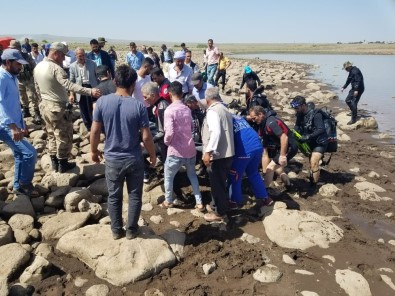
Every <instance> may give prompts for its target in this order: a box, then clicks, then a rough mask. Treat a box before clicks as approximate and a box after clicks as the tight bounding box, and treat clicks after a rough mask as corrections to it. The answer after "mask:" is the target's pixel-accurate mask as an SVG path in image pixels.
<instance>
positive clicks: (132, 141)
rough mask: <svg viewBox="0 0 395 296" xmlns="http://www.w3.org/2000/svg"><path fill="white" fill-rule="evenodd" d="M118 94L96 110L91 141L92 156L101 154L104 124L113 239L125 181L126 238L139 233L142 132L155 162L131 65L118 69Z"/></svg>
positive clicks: (119, 230)
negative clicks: (136, 96)
mask: <svg viewBox="0 0 395 296" xmlns="http://www.w3.org/2000/svg"><path fill="white" fill-rule="evenodd" d="M114 80H115V85H116V87H117V91H116V92H115V94H109V95H106V96H102V97H101V98H100V99H99V100H98V101H97V103H96V108H95V110H94V112H93V123H92V128H91V135H90V142H91V153H92V160H93V161H94V162H96V163H98V162H100V159H101V158H102V155H101V153H100V152H99V151H98V150H97V146H98V144H99V141H100V132H101V130H102V126H104V131H105V134H106V142H105V146H104V157H105V159H106V170H105V175H106V182H107V187H108V193H109V195H108V212H109V215H110V219H111V230H112V235H113V238H114V239H120V238H121V237H122V236H123V234H124V231H123V228H122V193H123V184H124V182H125V181H126V186H127V191H128V202H129V208H128V222H127V225H126V238H127V239H133V238H135V237H137V235H138V234H139V233H140V231H139V226H138V224H137V222H138V220H139V217H140V212H141V205H142V192H143V178H144V162H143V155H142V150H141V147H140V141H139V139H140V135H141V138H142V139H143V144H144V147H145V148H146V149H147V151H148V153H149V155H150V162H151V164H152V165H155V163H156V154H155V148H154V142H153V140H152V135H151V132H150V129H149V121H148V114H147V108H146V107H145V106H144V104H143V103H142V102H140V101H139V100H136V99H134V98H132V93H133V91H134V86H135V83H136V80H137V73H136V72H135V71H134V70H133V69H131V68H130V67H129V66H128V65H122V66H119V67H118V68H117V71H116V72H115V79H114Z"/></svg>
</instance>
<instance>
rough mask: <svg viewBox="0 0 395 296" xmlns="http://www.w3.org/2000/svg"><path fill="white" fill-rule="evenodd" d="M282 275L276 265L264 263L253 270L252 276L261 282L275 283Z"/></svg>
mask: <svg viewBox="0 0 395 296" xmlns="http://www.w3.org/2000/svg"><path fill="white" fill-rule="evenodd" d="M282 275H283V273H282V272H281V271H280V270H279V269H278V267H277V266H274V265H272V264H266V265H265V266H262V267H260V268H259V269H257V271H255V272H254V274H253V278H254V280H256V281H258V282H261V283H275V282H278V281H279V280H280V279H281V277H282Z"/></svg>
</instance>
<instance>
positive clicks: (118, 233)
mask: <svg viewBox="0 0 395 296" xmlns="http://www.w3.org/2000/svg"><path fill="white" fill-rule="evenodd" d="M124 235H125V230H123V229H121V230H120V231H116V232H115V231H113V232H112V238H113V239H114V240H117V239H120V238H122V237H123V236H124Z"/></svg>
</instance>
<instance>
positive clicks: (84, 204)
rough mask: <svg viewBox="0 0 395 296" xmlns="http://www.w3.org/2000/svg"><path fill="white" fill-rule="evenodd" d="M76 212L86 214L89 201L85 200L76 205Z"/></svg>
mask: <svg viewBox="0 0 395 296" xmlns="http://www.w3.org/2000/svg"><path fill="white" fill-rule="evenodd" d="M78 210H79V211H80V212H88V210H89V201H87V200H86V199H83V200H81V201H80V202H79V203H78Z"/></svg>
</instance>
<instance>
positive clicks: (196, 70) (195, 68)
mask: <svg viewBox="0 0 395 296" xmlns="http://www.w3.org/2000/svg"><path fill="white" fill-rule="evenodd" d="M184 65H187V66H188V67H189V68H191V69H192V67H191V63H189V64H184ZM192 72H193V73H196V72H199V66H198V65H197V64H195V67H194V68H193V69H192Z"/></svg>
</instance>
